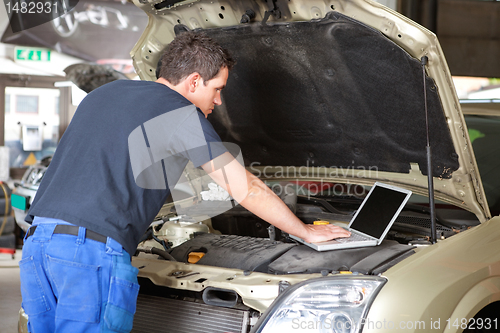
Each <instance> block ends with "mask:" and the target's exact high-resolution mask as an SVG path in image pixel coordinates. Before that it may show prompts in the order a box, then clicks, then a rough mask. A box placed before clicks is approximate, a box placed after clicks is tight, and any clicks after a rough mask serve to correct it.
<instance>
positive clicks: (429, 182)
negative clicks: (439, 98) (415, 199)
mask: <svg viewBox="0 0 500 333" xmlns="http://www.w3.org/2000/svg"><path fill="white" fill-rule="evenodd" d="M427 61H428V58H427V56H423V57H422V59H421V64H422V75H423V79H424V105H425V130H426V134H427V146H426V147H425V149H426V153H427V154H426V155H427V187H428V190H429V208H430V211H431V243H432V244H435V243H436V238H437V237H436V234H437V233H436V208H435V204H434V179H433V177H432V160H431V156H432V154H431V144H430V139H429V114H428V111H427V86H426V81H425V65H427Z"/></svg>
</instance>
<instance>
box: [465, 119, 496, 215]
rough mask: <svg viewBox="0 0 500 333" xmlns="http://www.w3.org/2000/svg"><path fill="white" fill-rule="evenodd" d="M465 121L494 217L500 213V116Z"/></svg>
mask: <svg viewBox="0 0 500 333" xmlns="http://www.w3.org/2000/svg"><path fill="white" fill-rule="evenodd" d="M465 121H466V123H467V127H468V130H469V137H470V140H471V142H472V146H473V148H474V154H475V155H476V161H477V164H478V168H479V173H480V175H481V180H482V182H483V186H484V190H485V192H486V199H487V200H488V204H489V206H490V210H491V213H492V215H493V216H495V215H498V214H499V213H500V176H499V172H500V147H499V146H498V142H500V116H479V115H466V116H465Z"/></svg>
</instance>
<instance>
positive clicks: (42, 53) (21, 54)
mask: <svg viewBox="0 0 500 333" xmlns="http://www.w3.org/2000/svg"><path fill="white" fill-rule="evenodd" d="M15 52H16V60H21V61H24V60H26V61H50V50H49V49H38V48H33V47H16V49H15Z"/></svg>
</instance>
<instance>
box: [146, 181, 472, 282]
mask: <svg viewBox="0 0 500 333" xmlns="http://www.w3.org/2000/svg"><path fill="white" fill-rule="evenodd" d="M308 185H310V184H308ZM270 187H271V188H272V189H273V191H274V192H275V193H276V194H277V195H278V196H279V197H280V198H281V199H282V200H283V201H284V202H285V203H286V204H287V206H288V207H289V208H290V209H291V210H292V211H293V212H294V213H295V215H296V216H297V217H298V218H299V219H301V220H302V221H303V222H304V223H306V224H307V223H314V221H327V222H329V223H333V224H337V225H339V226H346V225H347V224H348V223H349V221H350V219H351V218H352V216H353V215H354V213H355V212H356V210H357V209H358V207H359V205H360V204H361V202H362V199H363V194H366V191H364V189H363V188H361V190H360V189H359V188H358V189H356V193H358V194H356V195H354V194H353V191H352V189H351V190H350V191H351V193H350V192H349V191H347V192H345V193H343V195H335V196H328V195H326V196H325V195H315V196H312V195H310V193H308V194H307V195H301V192H300V191H296V190H290V187H288V188H287V190H284V191H281V190H280V191H278V190H276V189H277V188H279V189H283V187H274V188H273V186H272V185H271V186H270ZM360 193H361V194H360ZM414 201H415V200H414ZM417 201H418V200H417ZM202 204H203V208H204V209H205V210H206V209H207V206H208V207H209V206H210V205H218V204H220V203H219V202H217V201H214V202H209V201H205V202H202ZM174 210H175V208H174V207H172V208H171V209H170V211H169V214H167V215H164V216H162V217H161V218H160V219H158V220H157V221H155V222H154V223H153V224H152V226H151V228H150V230H149V231H148V233H147V234H146V235H145V240H144V242H143V243H141V244H140V245H139V248H138V250H139V251H142V252H145V251H144V250H141V249H144V247H153V248H156V249H157V250H156V252H157V254H158V253H163V254H164V255H163V256H161V258H162V259H167V260H174V261H178V262H184V263H195V264H200V265H207V266H215V267H225V268H234V269H241V270H243V271H250V272H261V273H268V274H277V275H280V274H310V273H322V274H330V273H336V272H344V271H347V272H354V273H360V274H375V275H376V274H380V273H382V272H384V271H385V270H387V269H389V268H390V267H392V266H393V265H395V264H396V263H398V262H399V261H401V260H403V259H404V258H407V257H408V256H410V255H412V254H413V253H415V249H416V248H417V247H421V246H427V245H430V244H431V243H430V241H429V239H430V234H431V228H430V212H429V209H428V207H426V206H425V204H422V203H418V202H417V203H415V202H411V203H407V204H406V206H405V208H404V209H403V211H402V212H401V213H400V214H399V216H398V218H397V219H396V221H395V223H394V224H393V226H392V228H391V230H390V231H389V233H388V234H387V236H386V238H385V240H384V241H383V242H382V244H381V245H379V246H374V247H366V248H354V249H343V250H333V251H325V252H317V251H315V250H313V249H311V248H309V247H307V246H305V245H303V244H300V243H298V242H297V241H295V240H293V239H291V238H290V237H289V236H288V234H286V233H283V232H281V230H279V229H277V228H275V227H274V226H272V225H270V224H269V223H267V222H266V221H264V220H262V219H260V218H258V217H257V216H255V215H254V214H252V213H251V212H249V211H248V210H246V209H245V208H243V207H242V206H239V205H236V206H235V207H233V208H231V209H229V210H227V211H226V212H224V213H222V214H219V215H217V216H214V217H212V218H210V219H207V220H203V221H197V219H196V218H194V217H193V216H195V215H197V212H198V211H199V206H196V205H194V206H193V208H192V210H191V212H192V215H182V216H176V215H175V211H174ZM185 211H187V212H190V211H189V209H188V210H185ZM436 212H437V232H438V238H439V239H441V240H442V239H446V238H448V237H451V236H453V235H455V234H457V233H459V232H461V231H464V230H467V229H469V228H471V227H473V226H475V225H478V224H479V221H478V220H477V218H476V217H475V216H474V215H473V214H472V213H469V212H467V211H464V210H458V209H452V208H450V207H448V206H443V207H440V208H438V209H437V210H436ZM198 219H199V217H198Z"/></svg>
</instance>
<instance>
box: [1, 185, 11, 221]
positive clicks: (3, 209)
mask: <svg viewBox="0 0 500 333" xmlns="http://www.w3.org/2000/svg"><path fill="white" fill-rule="evenodd" d="M0 192H1V190H0ZM5 201H6V200H5V198H2V199H0V216H4V215H10V213H11V212H12V206H11V205H10V199H7V204H8V205H9V207H8V208H7V211H5Z"/></svg>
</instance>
